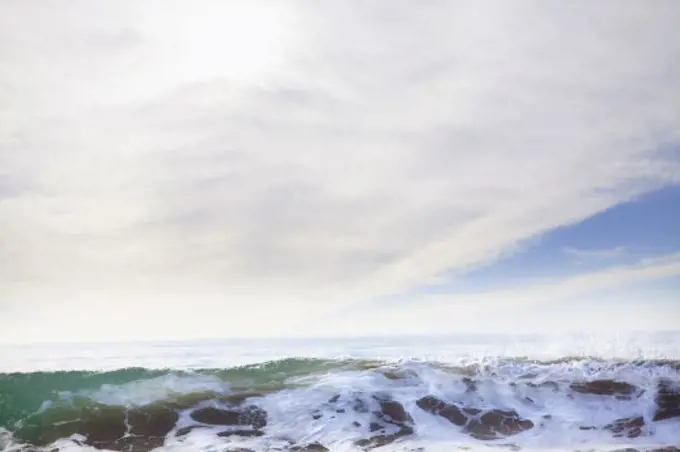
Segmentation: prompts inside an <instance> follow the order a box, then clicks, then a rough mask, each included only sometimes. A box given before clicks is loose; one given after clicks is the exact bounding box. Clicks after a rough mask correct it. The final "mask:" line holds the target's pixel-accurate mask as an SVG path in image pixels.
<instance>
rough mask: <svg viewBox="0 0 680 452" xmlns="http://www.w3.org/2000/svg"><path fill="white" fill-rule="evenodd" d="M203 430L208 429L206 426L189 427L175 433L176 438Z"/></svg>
mask: <svg viewBox="0 0 680 452" xmlns="http://www.w3.org/2000/svg"><path fill="white" fill-rule="evenodd" d="M201 428H208V427H206V426H205V425H189V426H187V427H182V428H180V429H177V431H176V432H175V436H186V435H188V434H189V433H191V432H193V431H194V430H196V429H201Z"/></svg>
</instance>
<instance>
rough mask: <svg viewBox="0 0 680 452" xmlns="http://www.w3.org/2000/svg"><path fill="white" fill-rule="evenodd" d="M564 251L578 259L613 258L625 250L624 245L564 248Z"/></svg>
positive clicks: (619, 255)
mask: <svg viewBox="0 0 680 452" xmlns="http://www.w3.org/2000/svg"><path fill="white" fill-rule="evenodd" d="M564 252H565V253H567V254H568V255H570V256H573V257H575V258H579V259H614V258H617V257H621V256H622V255H623V254H624V253H625V252H626V248H625V247H624V246H617V247H614V248H610V249H579V248H571V247H566V248H564Z"/></svg>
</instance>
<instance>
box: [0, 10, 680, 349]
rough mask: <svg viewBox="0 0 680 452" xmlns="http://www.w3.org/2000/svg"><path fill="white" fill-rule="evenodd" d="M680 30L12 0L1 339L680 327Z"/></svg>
mask: <svg viewBox="0 0 680 452" xmlns="http://www.w3.org/2000/svg"><path fill="white" fill-rule="evenodd" d="M678 17H680V3H679V2H677V1H675V0H667V1H663V0H659V1H654V2H625V3H621V2H614V1H613V0H612V1H602V2H586V1H575V2H545V1H513V2H504V1H481V2H480V1H437V0H433V1H428V2H424V3H423V2H412V1H402V0H396V1H382V2H364V1H359V0H350V1H343V2H314V1H311V0H299V1H298V0H285V1H281V2H276V3H272V2H264V1H258V0H253V1H249V2H243V1H240V2H237V1H217V0H214V1H212V0H198V1H192V2H186V1H176V0H163V1H160V0H157V1H148V2H139V1H130V0H115V1H114V0H104V1H100V2H89V1H78V0H76V1H70V2H57V1H53V0H45V1H37V0H36V1H32V0H28V1H26V0H5V1H3V2H0V342H24V341H45V340H55V341H62V340H64V341H66V340H118V339H138V338H144V339H147V338H197V337H244V336H291V335H293V336H307V335H312V336H314V335H371V334H422V333H453V332H457V331H466V332H473V331H507V332H518V331H519V332H524V331H555V330H560V331H562V330H574V329H587V330H599V329H605V330H631V329H680V186H679V183H680V28H679V27H678V26H677V18H678Z"/></svg>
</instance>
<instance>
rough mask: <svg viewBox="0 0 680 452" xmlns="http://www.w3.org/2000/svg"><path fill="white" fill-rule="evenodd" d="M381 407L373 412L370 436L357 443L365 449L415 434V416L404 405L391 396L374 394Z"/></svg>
mask: <svg viewBox="0 0 680 452" xmlns="http://www.w3.org/2000/svg"><path fill="white" fill-rule="evenodd" d="M374 399H375V401H377V403H378V406H379V409H378V410H376V411H374V412H373V413H372V421H371V422H370V424H369V430H370V431H371V433H372V435H371V436H370V437H369V438H364V439H360V440H359V441H357V442H356V445H357V446H359V447H362V448H363V449H365V450H369V449H373V448H376V447H382V446H384V445H387V444H391V443H393V442H395V441H397V440H399V439H400V438H403V437H406V436H409V435H412V434H413V418H412V417H411V415H410V414H408V413H407V412H406V410H405V409H404V406H403V405H402V404H401V403H399V402H397V401H395V400H392V399H390V398H387V397H378V396H374Z"/></svg>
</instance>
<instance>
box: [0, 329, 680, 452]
mask: <svg viewBox="0 0 680 452" xmlns="http://www.w3.org/2000/svg"><path fill="white" fill-rule="evenodd" d="M671 446H680V332H663V333H631V334H571V335H514V336H510V335H450V336H438V337H393V338H389V337H380V338H337V339H261V340H225V339H220V340H194V341H157V342H125V343H89V344H88V343H81V344H24V345H17V344H15V345H2V346H0V450H4V451H20V450H21V451H34V450H41V449H44V450H48V451H55V450H60V451H69V450H127V451H140V452H141V451H151V450H157V451H171V450H172V451H193V450H196V451H303V450H307V451H315V450H316V451H323V450H331V451H361V450H376V451H444V450H446V451H451V450H465V449H468V450H493V449H490V448H498V447H501V448H509V449H513V450H517V449H524V450H580V451H585V450H593V451H600V450H601V451H613V450H619V449H625V448H634V449H636V450H656V449H659V448H664V447H671Z"/></svg>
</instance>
